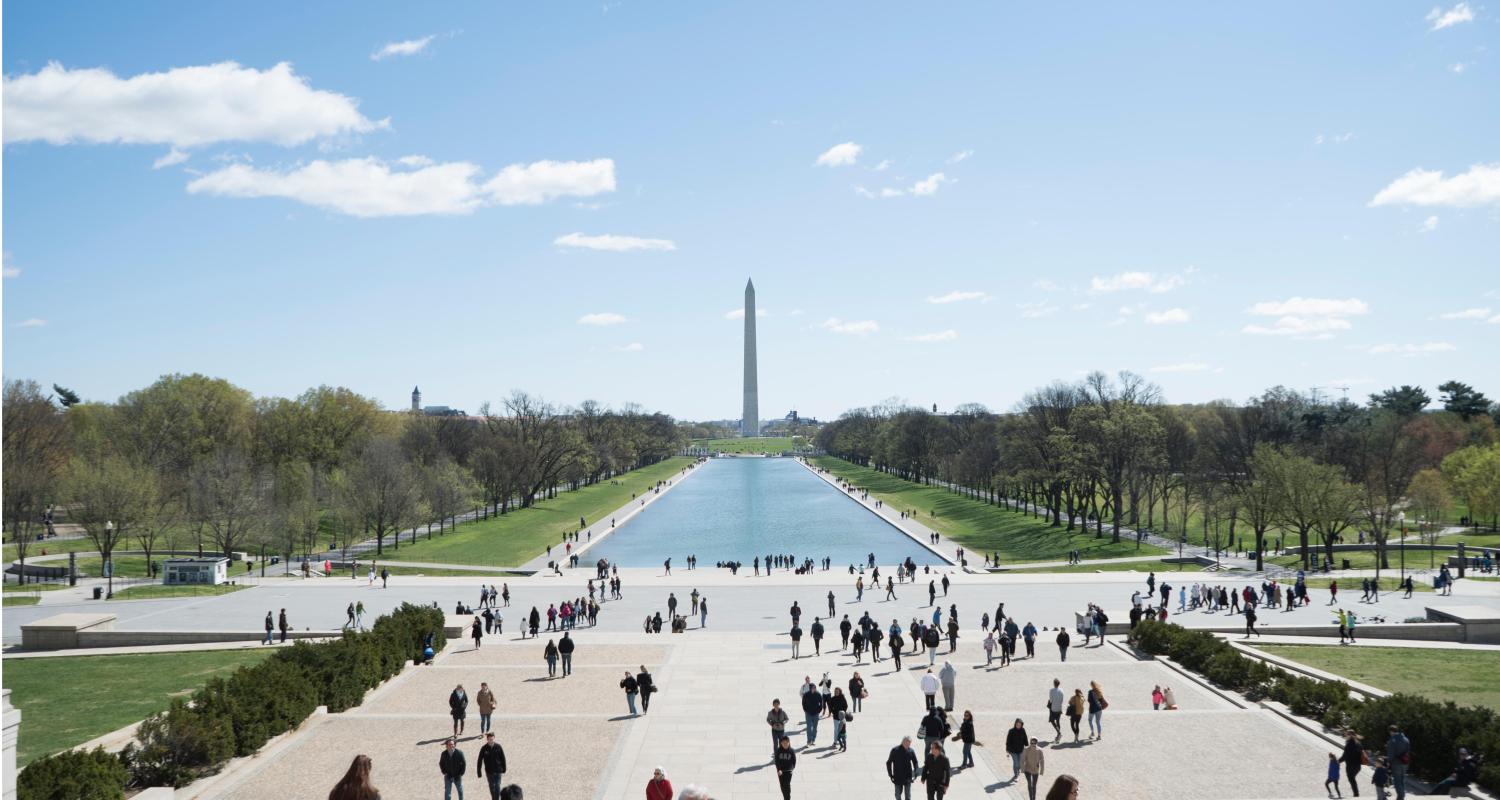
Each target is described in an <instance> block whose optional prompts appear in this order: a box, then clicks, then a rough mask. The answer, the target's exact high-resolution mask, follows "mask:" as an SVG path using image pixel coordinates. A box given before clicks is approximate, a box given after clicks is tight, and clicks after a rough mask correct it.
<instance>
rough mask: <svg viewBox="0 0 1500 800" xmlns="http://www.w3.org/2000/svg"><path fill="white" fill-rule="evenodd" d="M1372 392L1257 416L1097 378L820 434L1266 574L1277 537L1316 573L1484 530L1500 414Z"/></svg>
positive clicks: (1039, 508)
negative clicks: (1425, 536) (1457, 514)
mask: <svg viewBox="0 0 1500 800" xmlns="http://www.w3.org/2000/svg"><path fill="white" fill-rule="evenodd" d="M1438 390H1439V392H1440V393H1441V397H1440V405H1439V406H1438V407H1437V408H1435V409H1429V406H1430V405H1431V404H1432V400H1431V398H1430V396H1429V395H1428V394H1427V393H1426V391H1425V390H1423V389H1422V388H1420V387H1413V386H1400V387H1394V388H1392V389H1388V390H1386V391H1383V392H1379V393H1376V394H1372V395H1370V397H1369V400H1368V402H1367V403H1365V404H1363V405H1361V404H1357V403H1354V402H1351V401H1349V400H1347V399H1343V400H1338V401H1328V400H1320V399H1319V398H1318V397H1317V396H1316V395H1308V394H1303V393H1300V392H1297V391H1295V390H1292V389H1287V388H1285V387H1280V386H1278V387H1275V388H1272V389H1269V390H1267V391H1265V392H1264V393H1262V394H1261V395H1260V396H1258V397H1253V398H1250V399H1249V400H1248V401H1246V402H1244V403H1235V402H1230V401H1216V402H1211V403H1204V404H1196V405H1173V404H1169V403H1167V402H1165V401H1164V399H1163V398H1162V393H1161V390H1160V388H1159V387H1157V386H1155V385H1154V384H1152V383H1150V382H1149V381H1147V380H1145V379H1143V378H1142V377H1140V376H1139V375H1135V374H1133V373H1129V372H1122V373H1120V374H1119V375H1118V376H1116V377H1114V378H1111V377H1109V376H1106V375H1105V374H1103V373H1098V372H1095V373H1093V374H1090V375H1088V376H1087V377H1085V378H1083V379H1082V380H1079V381H1076V382H1063V381H1058V382H1054V383H1052V384H1050V385H1047V386H1043V387H1040V388H1038V389H1035V390H1033V391H1031V392H1029V393H1027V394H1026V396H1025V397H1024V398H1023V399H1022V400H1021V401H1020V402H1019V403H1017V404H1016V406H1015V407H1014V408H1013V409H1011V410H1010V411H1009V412H1006V413H993V412H991V411H989V410H988V409H986V408H985V407H984V406H982V405H979V404H966V405H962V406H959V407H958V408H957V409H955V410H954V411H953V412H952V413H947V414H939V413H936V411H935V410H934V411H928V410H927V409H923V408H916V407H912V406H910V405H908V404H906V403H904V402H901V401H895V400H892V401H886V402H885V403H882V404H880V405H878V406H874V407H870V408H860V409H855V410H853V411H849V412H847V413H845V414H844V415H843V416H842V417H840V418H839V419H838V420H837V421H836V422H833V423H830V424H828V425H826V426H824V428H823V429H822V430H821V431H820V432H819V434H818V437H817V443H818V445H819V447H821V448H823V449H824V450H826V451H827V452H828V453H830V454H832V455H835V456H839V457H841V458H844V459H847V460H849V461H852V462H855V463H857V464H861V465H864V466H868V467H873V468H875V469H878V470H881V471H884V472H889V473H891V474H894V475H897V476H899V477H902V478H905V479H907V480H911V481H916V482H922V483H946V484H949V485H951V486H953V487H955V488H958V489H961V490H963V491H966V492H969V493H971V494H973V495H974V496H976V497H978V498H980V499H983V500H985V501H986V502H990V503H994V504H1007V505H1011V506H1014V507H1016V508H1019V509H1023V510H1027V511H1030V512H1031V513H1035V514H1038V515H1040V516H1042V517H1043V518H1045V519H1046V520H1048V521H1049V522H1050V524H1051V525H1052V526H1053V527H1058V528H1064V529H1065V530H1067V531H1069V532H1071V531H1074V530H1077V529H1078V528H1080V527H1083V528H1085V529H1086V528H1087V527H1088V526H1090V525H1092V526H1093V528H1094V533H1095V535H1096V536H1103V535H1105V526H1106V525H1107V526H1108V529H1109V535H1111V536H1112V537H1113V539H1114V540H1115V541H1119V539H1120V534H1121V530H1122V529H1123V528H1132V529H1135V530H1136V531H1137V532H1138V534H1137V535H1140V532H1143V531H1147V530H1150V531H1155V532H1158V533H1164V534H1166V535H1168V536H1170V537H1171V538H1173V539H1178V540H1179V541H1182V540H1184V539H1185V537H1186V536H1187V535H1188V534H1189V533H1190V532H1193V533H1198V532H1201V534H1202V536H1203V540H1204V542H1205V544H1206V545H1207V546H1209V547H1211V548H1212V549H1214V550H1216V551H1221V550H1223V549H1226V548H1232V547H1233V546H1234V542H1235V541H1236V537H1245V538H1244V539H1243V540H1242V541H1243V543H1244V544H1245V545H1246V547H1245V549H1249V550H1253V551H1254V552H1255V554H1256V566H1257V568H1258V569H1259V568H1262V567H1263V566H1264V551H1265V546H1266V542H1267V535H1268V534H1269V533H1272V532H1275V533H1276V534H1277V535H1278V536H1286V537H1291V538H1294V539H1295V540H1296V542H1297V543H1298V544H1299V545H1300V546H1301V548H1302V550H1301V553H1302V563H1303V565H1304V567H1307V566H1310V565H1311V556H1310V554H1311V553H1312V552H1313V551H1314V549H1315V548H1317V547H1322V548H1323V549H1324V551H1325V553H1326V555H1327V556H1328V557H1329V558H1332V553H1333V549H1332V548H1333V545H1334V544H1335V543H1337V542H1339V541H1341V540H1342V539H1344V538H1346V537H1349V536H1356V535H1357V536H1359V537H1360V538H1361V540H1362V541H1363V540H1365V539H1366V538H1368V540H1369V541H1371V542H1373V544H1374V547H1375V550H1376V557H1377V559H1378V562H1377V563H1378V564H1379V565H1380V566H1381V567H1387V568H1388V567H1389V558H1388V553H1387V545H1388V543H1390V542H1391V541H1392V534H1393V533H1394V534H1395V535H1396V536H1397V537H1399V536H1401V535H1402V531H1403V530H1404V529H1405V527H1406V525H1407V523H1408V522H1409V523H1411V524H1412V525H1416V523H1417V520H1418V519H1419V518H1420V519H1423V520H1431V521H1433V522H1434V523H1435V524H1434V525H1433V526H1432V527H1433V536H1434V537H1435V535H1436V531H1437V530H1440V529H1441V527H1442V524H1441V523H1442V522H1443V521H1444V520H1447V519H1449V517H1448V515H1449V514H1450V513H1451V512H1452V510H1453V509H1454V508H1455V507H1456V503H1458V502H1461V503H1462V504H1463V507H1464V508H1466V509H1467V512H1466V514H1465V516H1466V517H1467V518H1468V519H1469V520H1470V521H1471V523H1472V524H1474V525H1476V526H1477V525H1479V524H1481V523H1488V525H1489V526H1490V527H1491V528H1494V527H1495V526H1496V523H1497V517H1500V444H1497V442H1500V433H1497V423H1500V404H1494V403H1491V402H1490V401H1489V399H1488V398H1486V397H1485V396H1484V395H1483V394H1482V393H1480V392H1478V391H1476V390H1475V389H1474V388H1473V387H1472V386H1469V385H1467V384H1464V383H1460V382H1458V381H1449V382H1447V383H1444V384H1442V385H1441V386H1439V387H1438Z"/></svg>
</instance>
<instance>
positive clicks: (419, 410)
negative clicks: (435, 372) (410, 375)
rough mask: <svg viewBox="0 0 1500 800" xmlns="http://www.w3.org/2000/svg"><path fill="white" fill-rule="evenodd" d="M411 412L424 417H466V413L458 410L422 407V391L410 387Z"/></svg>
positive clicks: (445, 407) (443, 407) (419, 388)
mask: <svg viewBox="0 0 1500 800" xmlns="http://www.w3.org/2000/svg"><path fill="white" fill-rule="evenodd" d="M411 410H412V413H414V414H421V415H422V416H425V417H467V416H469V415H468V413H467V412H465V411H464V410H463V409H460V408H453V407H451V406H424V405H422V389H421V387H419V386H413V387H411Z"/></svg>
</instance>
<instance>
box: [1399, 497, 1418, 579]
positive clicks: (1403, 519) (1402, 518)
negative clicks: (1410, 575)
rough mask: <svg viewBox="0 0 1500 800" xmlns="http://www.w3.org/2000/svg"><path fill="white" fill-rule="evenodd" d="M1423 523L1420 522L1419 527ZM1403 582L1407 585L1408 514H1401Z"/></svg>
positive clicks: (1403, 512)
mask: <svg viewBox="0 0 1500 800" xmlns="http://www.w3.org/2000/svg"><path fill="white" fill-rule="evenodd" d="M1420 524H1421V523H1420V522H1418V525H1420ZM1401 582H1402V583H1403V584H1404V583H1406V512H1405V511H1402V512H1401Z"/></svg>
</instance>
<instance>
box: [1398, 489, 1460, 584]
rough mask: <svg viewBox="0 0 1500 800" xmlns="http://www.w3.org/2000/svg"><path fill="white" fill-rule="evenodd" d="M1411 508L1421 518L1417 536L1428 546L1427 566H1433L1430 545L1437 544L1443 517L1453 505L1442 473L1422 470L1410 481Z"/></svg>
mask: <svg viewBox="0 0 1500 800" xmlns="http://www.w3.org/2000/svg"><path fill="white" fill-rule="evenodd" d="M1407 494H1408V496H1409V499H1410V500H1411V506H1412V508H1414V509H1416V511H1417V513H1418V514H1420V515H1421V516H1420V517H1419V518H1418V520H1417V523H1418V535H1420V536H1421V537H1422V540H1423V542H1425V543H1426V544H1427V545H1429V549H1428V551H1427V554H1428V558H1427V566H1428V568H1429V569H1430V568H1432V567H1434V566H1435V564H1434V559H1435V558H1436V555H1435V553H1434V551H1433V549H1431V547H1430V546H1431V545H1435V544H1437V537H1438V534H1439V533H1442V530H1443V515H1445V514H1447V513H1448V509H1449V508H1450V507H1451V506H1452V505H1453V496H1452V495H1450V494H1449V493H1448V479H1447V478H1444V477H1443V473H1442V472H1439V471H1438V470H1435V469H1431V468H1429V469H1424V470H1422V471H1421V472H1418V473H1417V474H1416V475H1415V476H1414V477H1413V478H1412V479H1411V488H1410V489H1408V490H1407ZM1429 524H1430V525H1431V531H1432V532H1431V533H1430V534H1428V525H1429Z"/></svg>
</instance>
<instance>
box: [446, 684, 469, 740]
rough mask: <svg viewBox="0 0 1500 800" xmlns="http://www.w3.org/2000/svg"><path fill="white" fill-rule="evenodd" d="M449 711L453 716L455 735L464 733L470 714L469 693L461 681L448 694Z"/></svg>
mask: <svg viewBox="0 0 1500 800" xmlns="http://www.w3.org/2000/svg"><path fill="white" fill-rule="evenodd" d="M448 713H449V714H451V715H452V716H453V735H454V736H460V735H462V734H463V732H464V722H465V721H466V720H467V719H468V716H469V695H468V693H467V692H465V691H464V686H463V684H461V683H460V684H459V685H457V686H455V687H453V691H452V692H450V693H449V694H448Z"/></svg>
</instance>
